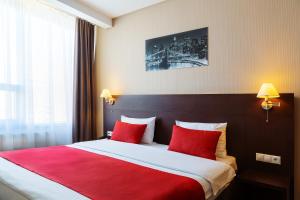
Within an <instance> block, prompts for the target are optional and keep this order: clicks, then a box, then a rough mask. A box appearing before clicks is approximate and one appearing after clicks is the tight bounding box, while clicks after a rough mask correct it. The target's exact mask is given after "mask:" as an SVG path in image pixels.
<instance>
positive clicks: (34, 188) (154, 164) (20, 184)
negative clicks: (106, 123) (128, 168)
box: [0, 140, 235, 200]
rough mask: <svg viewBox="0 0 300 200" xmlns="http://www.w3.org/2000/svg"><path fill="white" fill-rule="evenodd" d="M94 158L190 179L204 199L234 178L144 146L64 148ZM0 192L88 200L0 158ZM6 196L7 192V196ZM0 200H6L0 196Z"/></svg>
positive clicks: (227, 170) (101, 143)
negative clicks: (112, 158) (115, 160)
mask: <svg viewBox="0 0 300 200" xmlns="http://www.w3.org/2000/svg"><path fill="white" fill-rule="evenodd" d="M68 146H69V147H72V148H77V149H82V150H85V151H89V152H93V153H96V154H101V155H106V156H110V157H114V158H117V159H121V160H125V161H128V162H132V163H135V164H138V165H142V166H146V167H149V168H153V169H158V170H161V171H165V172H168V173H173V174H177V175H182V176H186V177H190V178H192V179H194V180H196V181H198V182H199V183H200V184H201V185H202V187H203V190H204V192H205V196H206V199H208V198H210V197H211V196H214V195H216V194H217V193H218V192H219V191H220V190H221V189H222V188H223V187H224V186H225V185H226V184H228V183H229V182H230V181H231V180H232V179H233V178H234V176H235V171H234V169H233V168H232V167H230V166H229V165H227V164H225V163H223V162H219V161H213V160H208V159H204V158H199V157H195V156H189V155H185V154H181V153H176V152H172V151H167V150H165V149H161V148H152V147H150V146H145V145H137V144H129V143H123V142H117V141H112V140H96V141H89V142H81V143H75V144H72V145H68ZM1 183H2V190H1V185H0V192H1V191H2V192H3V191H4V189H3V188H9V190H14V191H16V193H18V195H20V196H23V197H25V199H35V200H37V199H41V200H47V199H49V200H50V199H72V200H86V199H88V198H86V197H84V196H83V195H81V194H79V193H77V192H75V191H72V190H70V189H68V188H66V187H64V186H62V185H60V184H58V183H55V182H53V181H50V180H48V179H46V178H44V177H41V176H39V175H37V174H35V173H33V172H30V171H28V170H26V169H24V168H22V167H19V166H17V165H15V164H13V163H11V162H9V161H6V160H5V159H2V158H0V184H1ZM8 193H9V192H7V194H8ZM0 199H7V198H6V197H4V194H3V196H2V194H1V193H0Z"/></svg>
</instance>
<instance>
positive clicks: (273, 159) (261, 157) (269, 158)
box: [256, 153, 281, 165]
mask: <svg viewBox="0 0 300 200" xmlns="http://www.w3.org/2000/svg"><path fill="white" fill-rule="evenodd" d="M256 160H257V161H260V162H266V163H272V164H277V165H281V157H280V156H274V155H269V154H263V153H256Z"/></svg>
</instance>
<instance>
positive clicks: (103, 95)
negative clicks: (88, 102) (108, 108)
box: [100, 89, 115, 105]
mask: <svg viewBox="0 0 300 200" xmlns="http://www.w3.org/2000/svg"><path fill="white" fill-rule="evenodd" d="M100 97H101V98H104V100H105V102H106V103H108V104H110V105H113V104H114V103H115V98H113V97H112V95H111V93H110V91H109V90H108V89H103V90H102V92H101V95H100Z"/></svg>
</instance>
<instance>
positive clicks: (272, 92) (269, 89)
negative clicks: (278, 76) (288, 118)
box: [257, 83, 280, 122]
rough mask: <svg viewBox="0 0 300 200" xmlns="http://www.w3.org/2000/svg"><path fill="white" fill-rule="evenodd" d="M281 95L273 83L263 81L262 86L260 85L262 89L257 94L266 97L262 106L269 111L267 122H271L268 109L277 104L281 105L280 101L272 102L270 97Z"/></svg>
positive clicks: (258, 96)
mask: <svg viewBox="0 0 300 200" xmlns="http://www.w3.org/2000/svg"><path fill="white" fill-rule="evenodd" d="M279 97H280V95H279V93H278V92H277V90H276V88H275V87H274V85H273V84H272V83H263V84H262V86H261V87H260V90H259V92H258V94H257V98H263V99H265V100H264V101H263V102H262V103H261V107H262V108H263V109H264V110H266V111H267V120H266V122H269V115H268V111H269V110H270V109H271V108H272V107H273V106H277V107H280V102H272V101H271V100H270V99H273V98H279Z"/></svg>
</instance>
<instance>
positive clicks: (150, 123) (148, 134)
mask: <svg viewBox="0 0 300 200" xmlns="http://www.w3.org/2000/svg"><path fill="white" fill-rule="evenodd" d="M121 121H122V122H126V123H129V124H147V128H146V129H145V132H144V136H143V138H142V141H141V142H142V143H145V144H151V143H152V142H153V138H154V129H155V117H150V118H130V117H126V116H124V115H122V116H121Z"/></svg>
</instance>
